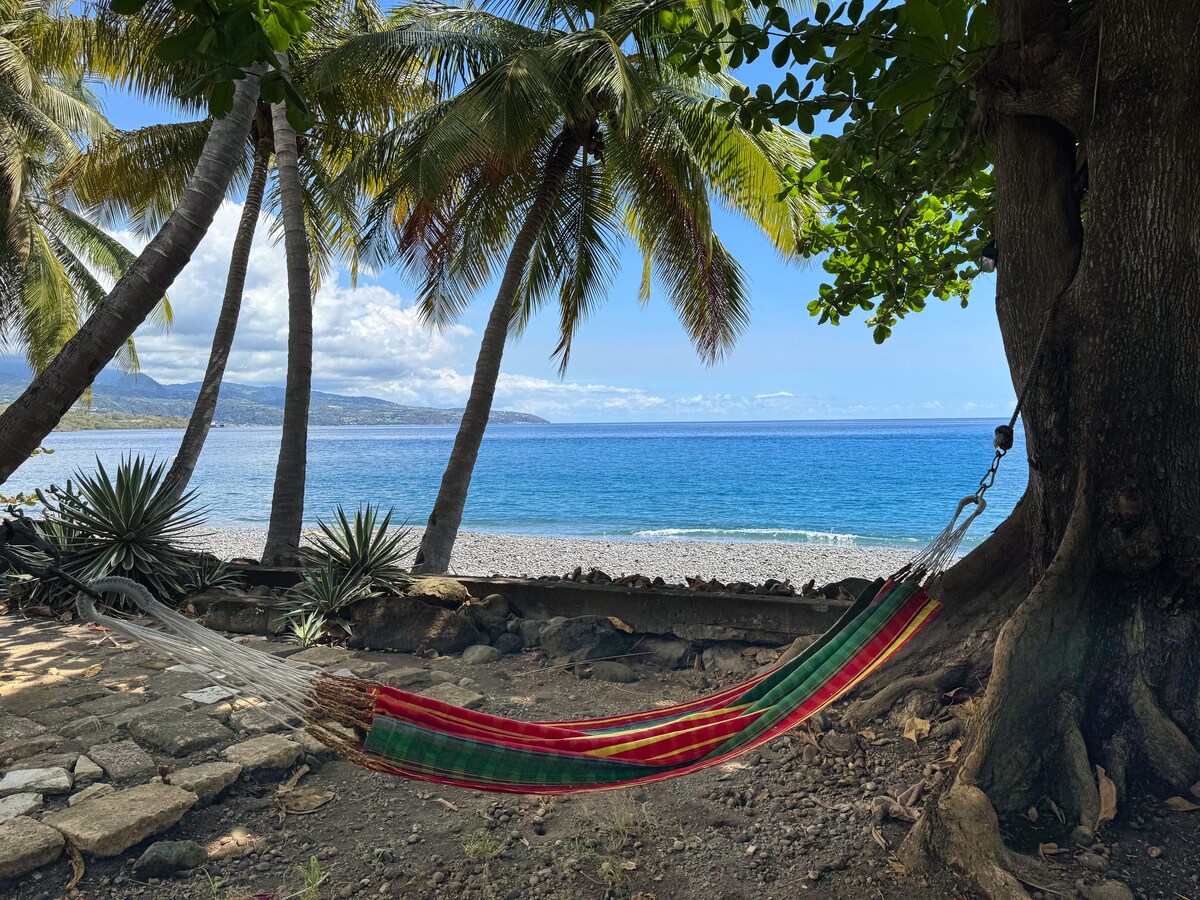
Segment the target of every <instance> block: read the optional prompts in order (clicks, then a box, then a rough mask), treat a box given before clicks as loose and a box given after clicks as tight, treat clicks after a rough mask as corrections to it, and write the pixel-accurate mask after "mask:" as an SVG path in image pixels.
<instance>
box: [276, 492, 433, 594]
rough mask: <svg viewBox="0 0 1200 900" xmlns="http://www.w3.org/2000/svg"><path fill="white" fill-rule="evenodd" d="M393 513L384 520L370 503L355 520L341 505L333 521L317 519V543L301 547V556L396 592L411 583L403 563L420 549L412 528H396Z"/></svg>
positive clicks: (308, 561)
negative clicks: (349, 516)
mask: <svg viewBox="0 0 1200 900" xmlns="http://www.w3.org/2000/svg"><path fill="white" fill-rule="evenodd" d="M392 512H393V510H391V509H389V510H388V511H387V515H385V516H384V517H383V519H382V520H380V519H379V509H378V508H376V507H372V506H371V504H370V503H368V504H367V505H366V506H365V507H360V508H359V510H358V512H356V513H355V514H354V521H353V522H351V521H350V520H349V518H347V516H346V511H345V510H344V509H342V507H340V506H339V507H338V508H337V512H336V513H335V514H334V519H333V522H332V523H327V522H323V521H322V520H320V519H317V525H318V526H319V527H320V529H321V533H320V534H319V535H317V536H316V537H315V538H314V541H313V543H314V546H312V547H303V548H301V551H300V553H301V558H302V559H303V560H304V562H305V563H306V564H309V565H322V564H324V563H326V562H328V563H331V564H332V565H333V566H334V567H335V568H336V569H337V570H339V571H340V572H342V573H343V574H344V575H346V576H352V575H353V576H358V577H359V578H361V579H363V580H364V581H365V582H366V583H367V584H368V586H370V587H373V588H374V587H378V588H383V589H385V590H392V591H396V590H399V589H400V588H403V587H404V586H405V585H407V584H411V583H412V577H411V576H410V575H409V574H408V572H407V571H406V570H405V569H404V568H403V567H402V566H401V565H400V564H401V563H402V562H403V561H404V560H405V559H407V558H408V557H409V556H412V554H413V553H414V552H416V549H417V548H416V544H415V543H414V542H413V541H412V529H411V528H399V529H394V528H392V524H391V523H392Z"/></svg>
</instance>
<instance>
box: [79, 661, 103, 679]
mask: <svg viewBox="0 0 1200 900" xmlns="http://www.w3.org/2000/svg"><path fill="white" fill-rule="evenodd" d="M102 668H103V667H102V666H101V665H100V663H96V664H95V665H91V666H88V667H87V668H86V669H84V670H83V673H82V674H83V677H84V678H95V677H96V676H97V675H99V674H100V670H101V669H102Z"/></svg>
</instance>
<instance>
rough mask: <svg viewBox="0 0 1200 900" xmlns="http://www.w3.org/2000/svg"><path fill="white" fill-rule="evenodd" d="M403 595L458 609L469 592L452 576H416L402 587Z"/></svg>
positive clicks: (464, 601) (423, 601)
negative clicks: (406, 585) (411, 581)
mask: <svg viewBox="0 0 1200 900" xmlns="http://www.w3.org/2000/svg"><path fill="white" fill-rule="evenodd" d="M404 596H405V597H411V598H412V599H413V600H420V601H421V602H422V603H428V604H429V605H430V606H440V607H442V608H443V609H458V608H459V607H460V606H462V605H463V604H464V603H466V602H467V601H468V600H470V599H471V592H470V591H468V590H467V589H466V588H465V587H463V586H462V584H461V583H460V582H458V581H455V580H454V579H453V578H440V577H438V578H418V579H417V580H416V581H414V582H413V583H412V584H410V585H409V586H408V587H407V588H405V589H404ZM371 646H374V644H372V645H371Z"/></svg>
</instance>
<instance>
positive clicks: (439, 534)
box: [413, 131, 582, 573]
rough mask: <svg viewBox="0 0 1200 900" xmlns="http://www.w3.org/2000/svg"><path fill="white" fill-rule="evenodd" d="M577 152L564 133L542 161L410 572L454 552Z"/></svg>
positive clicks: (438, 565) (444, 564) (435, 569)
mask: <svg viewBox="0 0 1200 900" xmlns="http://www.w3.org/2000/svg"><path fill="white" fill-rule="evenodd" d="M581 146H582V142H581V141H580V140H579V139H578V137H576V136H575V135H574V134H573V133H571V132H570V131H567V132H564V133H563V134H562V135H560V136H559V137H558V138H557V140H556V142H555V146H554V147H553V148H552V150H551V152H550V156H549V158H548V159H547V161H546V170H545V172H544V173H543V175H542V183H541V185H539V187H538V192H537V196H536V197H535V198H534V201H533V204H532V205H531V206H530V207H529V213H528V214H527V215H526V218H525V222H524V224H523V225H522V226H521V230H520V232H518V234H517V237H516V240H515V241H514V242H513V246H512V250H511V251H510V252H509V255H508V262H507V263H506V265H505V267H504V277H503V278H502V279H501V281H500V289H499V290H498V291H497V292H496V302H495V303H494V304H493V305H492V312H491V315H489V316H488V323H487V327H486V328H485V329H484V332H483V341H482V343H481V344H480V346H479V358H478V359H477V360H476V362H475V377H474V378H473V379H472V381H471V393H470V395H469V396H468V398H467V405H466V408H465V409H464V410H463V416H462V421H461V422H460V423H459V426H458V433H457V434H456V435H455V438H454V448H453V449H452V450H451V452H450V460H449V462H448V463H447V465H446V471H445V473H444V474H443V475H442V482H441V485H440V487H439V488H438V495H437V499H436V500H435V501H434V504H433V511H432V512H431V513H430V514H429V522H428V523H427V524H426V526H425V534H424V536H423V537H422V538H421V546H420V549H419V550H418V551H417V556H416V559H415V561H414V565H413V571H417V572H425V573H440V572H445V571H446V569H447V568H448V567H449V565H450V554H451V553H452V552H453V550H454V541H455V538H457V537H458V528H459V525H461V524H462V515H463V509H464V507H465V506H466V503H467V492H468V490H469V489H470V486H471V475H472V473H473V472H474V471H475V460H476V459H478V458H479V446H480V444H482V443H483V435H484V432H485V431H486V429H487V423H488V418H489V416H490V415H491V412H492V400H493V398H494V397H495V395H496V382H497V381H498V379H499V378H500V361H501V359H502V358H503V356H504V345H505V342H506V341H507V340H508V328H509V322H510V321H511V320H512V311H513V304H514V302H515V300H516V296H517V289H518V288H519V286H520V284H521V278H522V276H523V275H524V273H525V266H526V265H527V264H528V262H529V254H530V253H531V252H532V250H533V245H534V242H535V241H537V238H538V235H539V234H541V231H542V228H543V227H544V226H545V224H546V218H547V217H548V216H549V214H550V210H551V209H553V207H554V204H555V202H556V201H557V200H558V196H559V193H560V192H561V190H562V186H563V182H564V181H565V180H566V177H567V173H568V172H569V171H570V168H571V163H572V161H573V160H574V159H575V156H576V154H577V153H578V152H579V149H580V147H581Z"/></svg>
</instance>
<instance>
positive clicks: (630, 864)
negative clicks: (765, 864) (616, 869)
mask: <svg viewBox="0 0 1200 900" xmlns="http://www.w3.org/2000/svg"><path fill="white" fill-rule="evenodd" d="M621 868H622V869H624V870H625V871H626V872H632V871H634V870H635V869H636V868H637V863H635V862H634V861H633V860H632V859H627V860H625V862H623V863H621Z"/></svg>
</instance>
